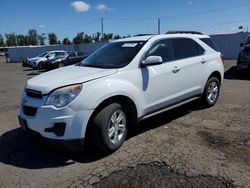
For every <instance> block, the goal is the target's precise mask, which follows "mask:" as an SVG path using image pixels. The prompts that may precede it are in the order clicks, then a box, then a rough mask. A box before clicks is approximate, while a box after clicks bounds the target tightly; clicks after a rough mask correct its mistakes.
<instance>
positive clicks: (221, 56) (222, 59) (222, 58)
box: [220, 54, 224, 64]
mask: <svg viewBox="0 0 250 188" xmlns="http://www.w3.org/2000/svg"><path fill="white" fill-rule="evenodd" d="M220 58H221V61H222V63H223V64H224V55H223V54H221V55H220Z"/></svg>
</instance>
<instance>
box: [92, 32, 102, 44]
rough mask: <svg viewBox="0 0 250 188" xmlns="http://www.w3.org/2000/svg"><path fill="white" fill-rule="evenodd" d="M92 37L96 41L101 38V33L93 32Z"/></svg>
mask: <svg viewBox="0 0 250 188" xmlns="http://www.w3.org/2000/svg"><path fill="white" fill-rule="evenodd" d="M92 38H93V39H94V41H95V42H98V41H100V40H101V33H100V32H97V33H96V34H93V36H92Z"/></svg>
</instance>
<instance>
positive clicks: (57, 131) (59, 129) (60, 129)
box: [44, 123, 66, 136]
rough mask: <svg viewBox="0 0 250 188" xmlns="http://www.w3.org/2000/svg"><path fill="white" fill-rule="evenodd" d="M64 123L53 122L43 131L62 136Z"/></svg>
mask: <svg viewBox="0 0 250 188" xmlns="http://www.w3.org/2000/svg"><path fill="white" fill-rule="evenodd" d="M65 127H66V123H54V126H53V127H51V128H45V129H44V131H45V132H52V133H55V135H56V136H63V135H64V132H65Z"/></svg>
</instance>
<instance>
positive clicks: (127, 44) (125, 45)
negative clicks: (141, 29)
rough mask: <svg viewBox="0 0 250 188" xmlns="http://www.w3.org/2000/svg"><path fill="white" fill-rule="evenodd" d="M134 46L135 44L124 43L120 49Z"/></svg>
mask: <svg viewBox="0 0 250 188" xmlns="http://www.w3.org/2000/svg"><path fill="white" fill-rule="evenodd" d="M136 46H137V43H125V44H123V45H122V47H125V48H133V47H136Z"/></svg>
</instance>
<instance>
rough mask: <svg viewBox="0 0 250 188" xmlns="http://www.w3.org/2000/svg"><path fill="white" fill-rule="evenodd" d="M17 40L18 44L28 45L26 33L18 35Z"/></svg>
mask: <svg viewBox="0 0 250 188" xmlns="http://www.w3.org/2000/svg"><path fill="white" fill-rule="evenodd" d="M16 41H17V45H18V46H25V45H27V41H26V36H25V35H17V36H16Z"/></svg>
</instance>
